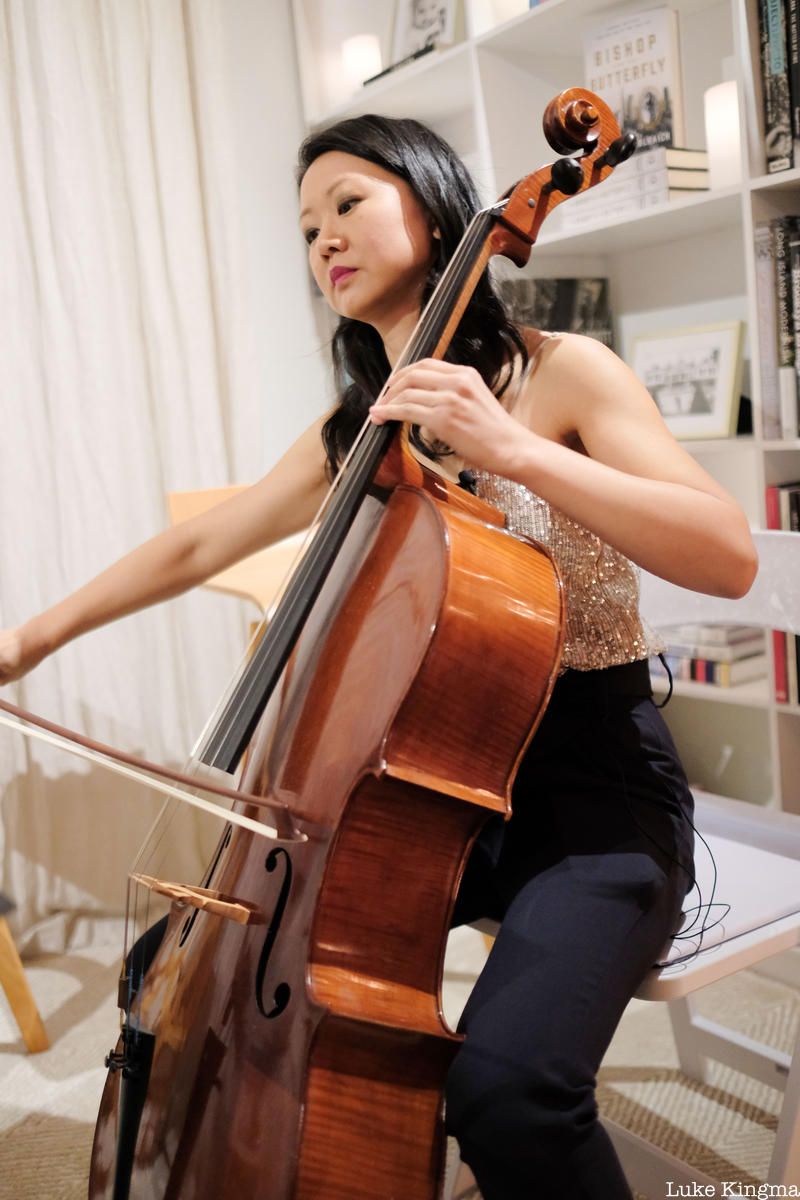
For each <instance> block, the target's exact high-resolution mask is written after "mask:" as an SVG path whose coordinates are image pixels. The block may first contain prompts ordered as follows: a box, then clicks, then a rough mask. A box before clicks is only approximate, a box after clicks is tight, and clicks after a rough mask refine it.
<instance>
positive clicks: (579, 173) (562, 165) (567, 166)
mask: <svg viewBox="0 0 800 1200" xmlns="http://www.w3.org/2000/svg"><path fill="white" fill-rule="evenodd" d="M550 180H551V182H552V185H553V187H554V188H555V190H556V191H557V192H563V193H564V195H565V196H574V195H575V193H576V192H578V191H580V189H581V187H582V186H583V168H582V167H581V166H580V165H579V164H578V163H577V162H576V161H575V159H574V158H559V159H556V161H555V162H554V163H553V167H552V170H551V172H550Z"/></svg>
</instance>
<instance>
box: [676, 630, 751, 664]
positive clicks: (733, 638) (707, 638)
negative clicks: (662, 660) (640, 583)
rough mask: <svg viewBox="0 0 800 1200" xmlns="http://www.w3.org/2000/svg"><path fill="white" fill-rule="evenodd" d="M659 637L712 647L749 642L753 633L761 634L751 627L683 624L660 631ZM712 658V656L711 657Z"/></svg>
mask: <svg viewBox="0 0 800 1200" xmlns="http://www.w3.org/2000/svg"><path fill="white" fill-rule="evenodd" d="M660 632H661V636H662V637H663V638H664V639H665V640H666V639H667V638H674V639H675V640H676V641H680V642H704V643H706V644H707V645H714V646H735V645H736V644H737V643H739V642H749V641H750V640H751V639H752V637H753V635H754V634H755V633H759V632H760V633H761V635H762V637H763V630H758V629H757V628H756V627H754V626H753V625H705V624H699V625H698V624H692V623H691V622H689V623H684V624H683V625H670V626H668V627H665V628H663V629H661V630H660ZM711 657H712V658H713V655H712V656H711Z"/></svg>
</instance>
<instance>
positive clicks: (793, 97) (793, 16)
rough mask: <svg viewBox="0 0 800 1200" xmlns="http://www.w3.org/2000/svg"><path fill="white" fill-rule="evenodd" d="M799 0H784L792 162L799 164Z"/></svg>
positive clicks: (795, 164)
mask: <svg viewBox="0 0 800 1200" xmlns="http://www.w3.org/2000/svg"><path fill="white" fill-rule="evenodd" d="M799 3H800V0H786V10H785V14H784V17H785V23H786V54H787V57H788V60H789V108H790V114H791V122H792V143H793V144H792V163H793V164H794V166H796V167H797V166H800V7H798V4H799Z"/></svg>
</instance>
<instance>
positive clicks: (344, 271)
mask: <svg viewBox="0 0 800 1200" xmlns="http://www.w3.org/2000/svg"><path fill="white" fill-rule="evenodd" d="M357 270H358V268H357V267H334V268H333V270H332V271H331V283H332V284H333V286H334V287H335V286H336V284H337V283H338V282H339V280H340V279H347V278H348V276H349V275H355V273H356V271H357Z"/></svg>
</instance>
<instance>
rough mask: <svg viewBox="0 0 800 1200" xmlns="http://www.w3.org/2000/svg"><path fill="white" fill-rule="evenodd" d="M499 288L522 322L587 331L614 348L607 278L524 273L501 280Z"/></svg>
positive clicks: (551, 329) (537, 326) (548, 328)
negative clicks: (539, 276)
mask: <svg viewBox="0 0 800 1200" xmlns="http://www.w3.org/2000/svg"><path fill="white" fill-rule="evenodd" d="M498 288H499V290H500V296H501V298H502V300H503V302H504V304H505V306H506V308H507V310H508V314H509V316H510V317H511V319H512V320H513V321H518V322H519V324H520V325H532V326H533V327H534V328H535V329H543V330H546V331H548V332H554V333H562V332H564V333H584V334H586V335H587V336H588V337H593V338H596V339H597V341H599V342H603V344H604V345H606V346H609V347H610V348H611V349H613V347H614V333H613V322H612V318H611V306H610V303H609V296H608V280H607V279H601V278H576V279H531V278H529V277H527V276H522V275H520V276H514V277H512V278H508V279H500V280H498Z"/></svg>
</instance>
